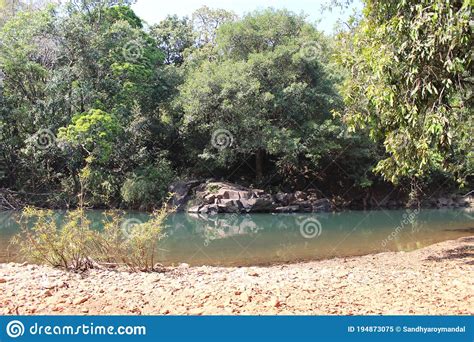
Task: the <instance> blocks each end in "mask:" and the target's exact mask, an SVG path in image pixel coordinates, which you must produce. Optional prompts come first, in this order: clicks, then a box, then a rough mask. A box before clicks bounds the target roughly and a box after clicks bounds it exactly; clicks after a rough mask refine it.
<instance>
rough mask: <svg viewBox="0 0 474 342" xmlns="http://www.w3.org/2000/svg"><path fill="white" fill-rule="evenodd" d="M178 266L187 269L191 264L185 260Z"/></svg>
mask: <svg viewBox="0 0 474 342" xmlns="http://www.w3.org/2000/svg"><path fill="white" fill-rule="evenodd" d="M178 268H180V269H187V268H189V264H187V263H185V262H183V263H181V264H179V266H178Z"/></svg>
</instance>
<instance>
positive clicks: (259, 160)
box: [255, 148, 265, 180]
mask: <svg viewBox="0 0 474 342" xmlns="http://www.w3.org/2000/svg"><path fill="white" fill-rule="evenodd" d="M264 154H265V151H264V150H262V149H261V148H259V149H258V150H257V153H256V154H255V170H256V176H257V180H261V179H262V178H263V158H264Z"/></svg>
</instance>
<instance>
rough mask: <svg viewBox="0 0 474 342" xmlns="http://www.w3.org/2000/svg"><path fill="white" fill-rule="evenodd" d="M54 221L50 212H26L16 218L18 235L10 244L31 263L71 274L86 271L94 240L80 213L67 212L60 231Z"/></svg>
mask: <svg viewBox="0 0 474 342" xmlns="http://www.w3.org/2000/svg"><path fill="white" fill-rule="evenodd" d="M57 219H58V218H57V216H56V214H55V213H54V212H53V211H52V210H42V209H35V208H32V207H28V208H26V209H25V210H24V211H23V213H22V215H21V218H20V226H21V233H20V234H18V235H17V236H15V237H14V238H13V240H12V242H13V243H14V244H17V245H19V247H20V253H21V254H22V255H23V256H25V257H26V258H27V259H28V260H31V261H33V262H37V263H42V264H49V265H51V266H54V267H64V268H67V269H74V270H78V269H83V268H88V267H90V265H91V264H92V261H91V259H90V258H91V256H92V255H93V254H94V249H95V245H96V243H97V240H98V239H97V233H96V232H94V231H92V230H91V229H90V224H91V222H90V221H89V220H88V219H87V217H86V215H85V213H84V210H82V209H77V210H74V211H70V212H68V214H67V215H66V217H65V219H64V225H63V227H62V228H61V229H60V228H59V227H58V225H57ZM32 221H33V227H32V228H30V227H29V225H30V224H31V222H32Z"/></svg>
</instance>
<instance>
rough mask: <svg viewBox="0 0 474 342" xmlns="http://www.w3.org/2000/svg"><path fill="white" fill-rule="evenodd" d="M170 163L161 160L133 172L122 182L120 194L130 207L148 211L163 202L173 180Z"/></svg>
mask: <svg viewBox="0 0 474 342" xmlns="http://www.w3.org/2000/svg"><path fill="white" fill-rule="evenodd" d="M173 176H174V173H173V170H172V168H171V166H170V163H169V162H168V161H167V160H165V159H163V160H160V161H159V162H158V163H156V164H155V165H154V166H148V167H145V168H143V169H140V170H137V171H136V172H134V173H133V174H132V175H131V176H130V177H128V178H127V180H126V181H125V182H124V184H123V186H122V189H121V194H122V198H123V200H124V201H125V202H126V203H127V204H129V205H130V206H131V207H134V208H136V207H140V208H141V209H148V208H153V207H156V205H157V204H160V203H162V202H163V199H164V197H165V196H166V195H167V190H168V186H169V184H170V183H171V181H172V180H173Z"/></svg>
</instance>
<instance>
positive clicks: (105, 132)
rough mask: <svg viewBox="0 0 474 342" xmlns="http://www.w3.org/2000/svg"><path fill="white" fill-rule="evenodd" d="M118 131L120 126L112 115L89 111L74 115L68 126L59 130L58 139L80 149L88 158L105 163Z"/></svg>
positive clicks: (93, 110)
mask: <svg viewBox="0 0 474 342" xmlns="http://www.w3.org/2000/svg"><path fill="white" fill-rule="evenodd" d="M120 130H121V127H120V124H119V122H118V120H117V119H116V118H115V117H114V116H113V115H111V114H108V113H106V112H104V111H102V110H100V109H91V110H89V111H88V112H86V113H81V114H77V115H75V116H74V117H73V118H72V120H71V124H70V125H69V126H67V127H64V128H60V129H59V133H58V138H59V139H64V140H65V141H66V142H68V143H71V144H73V145H78V146H80V147H82V148H83V149H84V150H85V151H86V152H87V154H88V155H89V156H95V157H97V158H99V159H100V160H101V161H106V160H107V159H108V158H109V156H110V154H111V152H112V149H113V143H114V141H115V140H116V139H117V135H118V134H119V133H120Z"/></svg>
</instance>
